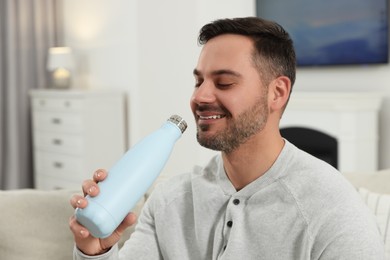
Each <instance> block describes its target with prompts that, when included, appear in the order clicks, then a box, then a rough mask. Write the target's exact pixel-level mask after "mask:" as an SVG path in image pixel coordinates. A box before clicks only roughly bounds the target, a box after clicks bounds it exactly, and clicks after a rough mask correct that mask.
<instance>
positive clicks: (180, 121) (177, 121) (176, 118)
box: [168, 115, 187, 133]
mask: <svg viewBox="0 0 390 260" xmlns="http://www.w3.org/2000/svg"><path fill="white" fill-rule="evenodd" d="M168 121H169V122H172V123H174V124H175V125H177V126H178V127H179V129H180V131H181V133H184V131H185V130H186V129H187V123H186V121H184V119H183V118H182V117H181V116H178V115H172V116H171V117H170V118H169V119H168Z"/></svg>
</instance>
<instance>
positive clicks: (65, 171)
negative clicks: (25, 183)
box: [30, 90, 127, 189]
mask: <svg viewBox="0 0 390 260" xmlns="http://www.w3.org/2000/svg"><path fill="white" fill-rule="evenodd" d="M30 97H31V108H32V109H31V111H32V135H33V156H34V180H35V187H36V188H37V189H62V188H69V189H80V187H81V184H82V182H83V180H85V179H90V178H91V176H92V173H93V172H94V171H95V170H96V169H98V168H105V169H107V170H108V169H109V168H111V166H112V165H113V164H114V163H115V162H116V161H117V160H118V159H119V158H120V157H121V156H122V154H123V153H124V152H125V151H126V148H127V138H126V137H127V131H126V125H127V124H126V104H125V100H126V98H125V94H124V93H121V92H115V91H87V90H33V91H31V92H30Z"/></svg>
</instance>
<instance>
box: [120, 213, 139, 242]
mask: <svg viewBox="0 0 390 260" xmlns="http://www.w3.org/2000/svg"><path fill="white" fill-rule="evenodd" d="M136 221H137V216H136V215H135V214H134V213H133V212H130V213H129V214H127V216H126V217H125V218H124V219H123V221H122V223H120V225H119V226H118V227H117V229H116V230H115V233H117V234H118V235H119V236H121V235H122V234H123V232H125V230H126V229H127V228H128V227H130V226H132V225H134V224H135V222H136Z"/></svg>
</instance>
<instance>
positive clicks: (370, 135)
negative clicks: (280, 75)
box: [280, 91, 382, 172]
mask: <svg viewBox="0 0 390 260" xmlns="http://www.w3.org/2000/svg"><path fill="white" fill-rule="evenodd" d="M381 100H382V95H380V94H379V93H371V92H356V93H352V92H351V93H346V92H295V93H294V91H293V93H292V95H291V98H290V101H289V104H288V106H287V108H286V111H285V113H284V115H283V118H282V120H281V124H280V127H281V128H287V127H303V128H309V129H313V130H317V131H320V132H323V133H325V134H327V135H330V136H332V137H334V138H336V140H337V142H338V165H339V167H338V168H339V170H340V171H342V172H363V171H375V170H377V169H378V140H379V137H378V115H379V109H380V105H381Z"/></svg>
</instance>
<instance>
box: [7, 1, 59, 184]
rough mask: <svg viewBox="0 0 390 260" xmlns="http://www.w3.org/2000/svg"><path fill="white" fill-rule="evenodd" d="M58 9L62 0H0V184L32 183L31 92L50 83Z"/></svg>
mask: <svg viewBox="0 0 390 260" xmlns="http://www.w3.org/2000/svg"><path fill="white" fill-rule="evenodd" d="M60 9H61V3H60V2H59V1H58V0H0V61H1V63H0V129H1V132H0V133H1V134H0V189H17V188H29V187H33V160H32V141H31V123H30V109H29V106H30V103H29V96H28V92H29V90H30V89H33V88H44V87H45V86H46V84H47V78H48V77H47V73H46V69H45V64H46V58H47V50H48V48H49V47H52V46H56V45H59V44H60V43H61V39H60V36H61V33H60V30H59V28H60V27H61V26H60V24H59V23H60V20H61V19H59V17H58V14H59V13H60Z"/></svg>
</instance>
